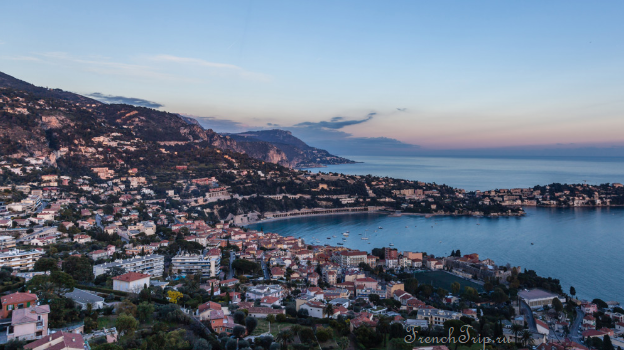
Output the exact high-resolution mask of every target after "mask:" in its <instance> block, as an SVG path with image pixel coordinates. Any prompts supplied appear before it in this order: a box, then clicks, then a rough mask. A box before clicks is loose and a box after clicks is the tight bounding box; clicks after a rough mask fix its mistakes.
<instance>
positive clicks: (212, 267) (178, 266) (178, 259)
mask: <svg viewBox="0 0 624 350" xmlns="http://www.w3.org/2000/svg"><path fill="white" fill-rule="evenodd" d="M171 272H172V273H173V274H176V275H184V276H188V275H195V274H198V273H199V274H201V275H202V277H203V278H210V277H216V276H217V275H218V274H219V273H221V250H219V249H216V248H215V249H210V250H209V251H208V252H205V253H204V254H188V253H184V254H178V255H176V256H174V257H173V258H172V259H171Z"/></svg>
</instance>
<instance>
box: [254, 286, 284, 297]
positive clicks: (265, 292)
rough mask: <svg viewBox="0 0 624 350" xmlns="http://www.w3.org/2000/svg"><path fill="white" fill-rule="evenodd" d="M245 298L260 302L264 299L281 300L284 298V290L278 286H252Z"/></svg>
mask: <svg viewBox="0 0 624 350" xmlns="http://www.w3.org/2000/svg"><path fill="white" fill-rule="evenodd" d="M245 296H246V297H247V300H256V299H258V300H260V299H262V298H264V297H275V298H280V299H281V298H282V297H283V296H284V289H283V288H282V287H281V286H280V285H277V284H270V285H257V286H251V287H249V288H247V291H246V292H245Z"/></svg>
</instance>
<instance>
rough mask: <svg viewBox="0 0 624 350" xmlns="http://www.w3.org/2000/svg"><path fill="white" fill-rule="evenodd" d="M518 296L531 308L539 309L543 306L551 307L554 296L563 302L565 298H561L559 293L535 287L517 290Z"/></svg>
mask: <svg viewBox="0 0 624 350" xmlns="http://www.w3.org/2000/svg"><path fill="white" fill-rule="evenodd" d="M518 297H519V298H520V299H522V300H523V301H524V302H526V303H527V305H529V307H530V308H531V309H539V308H542V307H544V306H548V307H552V301H553V299H554V298H559V300H561V302H562V303H565V299H564V298H561V297H560V296H559V295H557V294H555V293H551V292H547V291H545V290H543V289H537V288H535V289H531V290H527V289H525V290H522V291H519V292H518Z"/></svg>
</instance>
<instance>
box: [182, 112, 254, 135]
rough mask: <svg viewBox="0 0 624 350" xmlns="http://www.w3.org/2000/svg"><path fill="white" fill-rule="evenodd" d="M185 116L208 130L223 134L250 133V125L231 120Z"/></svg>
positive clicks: (216, 117)
mask: <svg viewBox="0 0 624 350" xmlns="http://www.w3.org/2000/svg"><path fill="white" fill-rule="evenodd" d="M183 116H185V117H190V118H193V119H195V120H197V122H199V124H200V125H201V126H203V127H204V128H206V129H212V130H214V131H216V132H221V133H238V132H243V131H249V129H250V126H249V125H246V124H244V123H241V122H237V121H234V120H230V119H221V118H220V117H219V116H211V117H201V116H195V115H190V114H183Z"/></svg>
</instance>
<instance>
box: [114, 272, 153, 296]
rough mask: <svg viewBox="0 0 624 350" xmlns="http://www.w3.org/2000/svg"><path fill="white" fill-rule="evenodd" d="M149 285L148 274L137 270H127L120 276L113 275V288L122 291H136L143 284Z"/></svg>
mask: <svg viewBox="0 0 624 350" xmlns="http://www.w3.org/2000/svg"><path fill="white" fill-rule="evenodd" d="M149 285H150V275H147V274H144V273H138V272H128V273H124V274H123V275H121V276H117V277H113V290H119V291H122V292H130V293H138V292H140V291H141V290H142V289H143V288H144V287H145V286H148V287H149Z"/></svg>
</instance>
